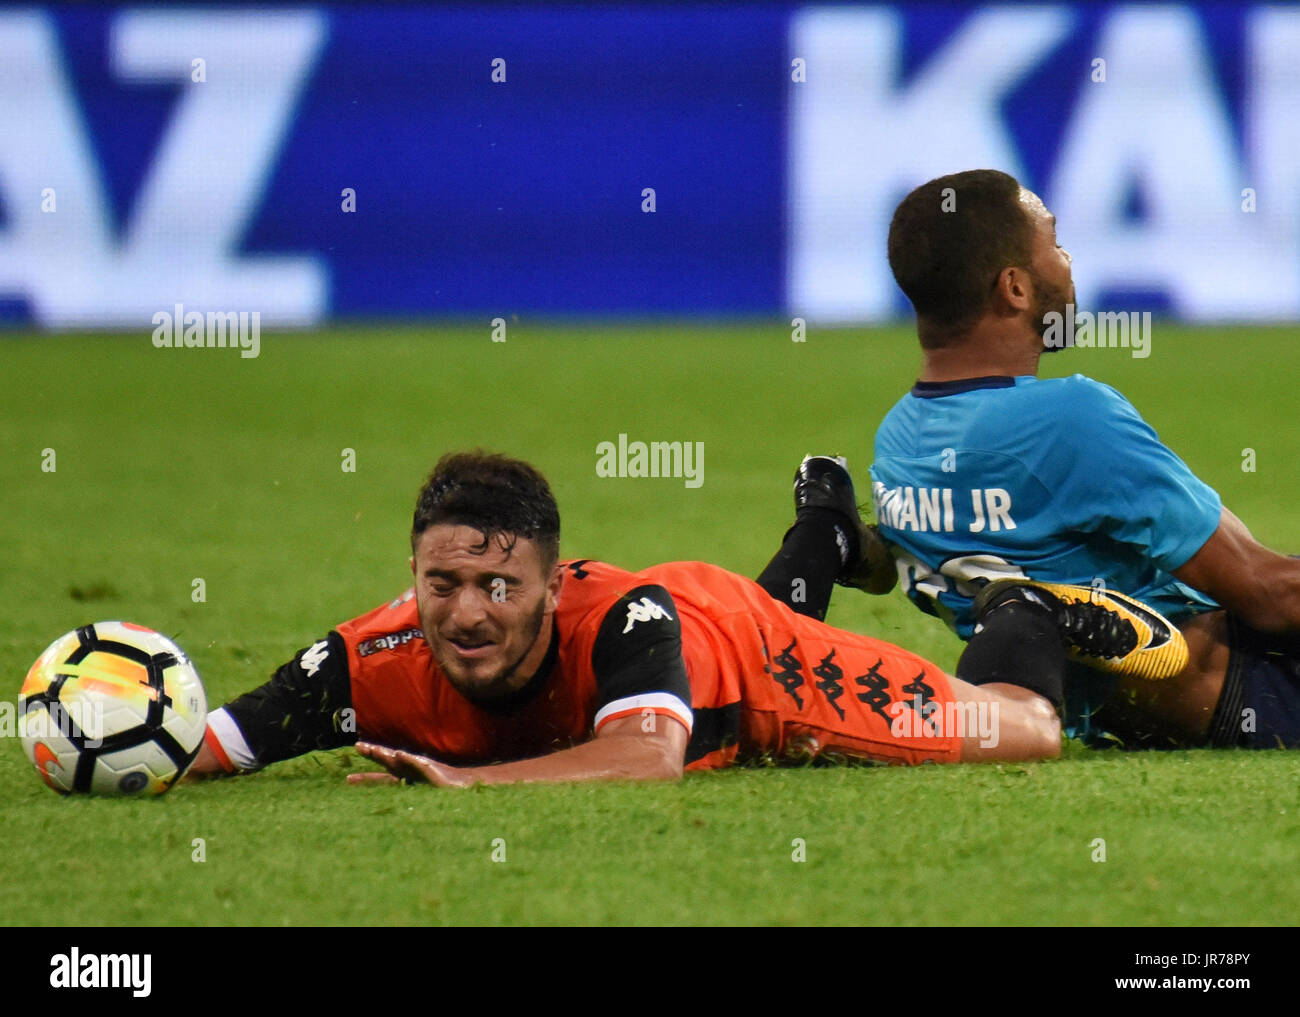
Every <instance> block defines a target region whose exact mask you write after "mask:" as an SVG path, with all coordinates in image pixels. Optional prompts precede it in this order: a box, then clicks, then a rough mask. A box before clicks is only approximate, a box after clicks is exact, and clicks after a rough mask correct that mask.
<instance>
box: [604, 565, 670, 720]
mask: <svg viewBox="0 0 1300 1017" xmlns="http://www.w3.org/2000/svg"><path fill="white" fill-rule="evenodd" d="M591 667H592V671H593V672H594V673H595V675H596V687H597V689H598V694H599V699H598V701H597V704H596V708H597V710H598V711H599V710H601V709H604V708H605V707H606V706H608V705H609V704H610V703H614V702H617V701H619V700H621V699H630V698H632V697H634V696H641V695H649V694H652V693H655V692H664V693H667V694H669V695H672V696H676V697H677V698H678V699H680V700H681V702H682V705H683V706H684V707H685V708H686V709H687V710H689V709H690V707H691V682H690V679H689V678H688V677H687V675H686V662H685V661H684V660H683V659H682V626H681V622H680V621H679V620H678V618H677V605H676V604H674V603H673V598H672V595H671V594H670V593H669V592H668V591H667V590H666V589H664V588H663V587H662V586H657V585H654V584H647V585H645V586H638V587H636V588H635V589H632V590H628V591H627V593H625V594H623V596H622V597H620V598H619V599H618V601H617V602H616V603H615V604H614V605H613V607H611V608H610V609H609V611H607V612H606V614H605V617H604V619H603V620H602V621H601V623H600V630H599V631H598V632H597V633H596V642H595V645H594V646H593V647H592V651H591Z"/></svg>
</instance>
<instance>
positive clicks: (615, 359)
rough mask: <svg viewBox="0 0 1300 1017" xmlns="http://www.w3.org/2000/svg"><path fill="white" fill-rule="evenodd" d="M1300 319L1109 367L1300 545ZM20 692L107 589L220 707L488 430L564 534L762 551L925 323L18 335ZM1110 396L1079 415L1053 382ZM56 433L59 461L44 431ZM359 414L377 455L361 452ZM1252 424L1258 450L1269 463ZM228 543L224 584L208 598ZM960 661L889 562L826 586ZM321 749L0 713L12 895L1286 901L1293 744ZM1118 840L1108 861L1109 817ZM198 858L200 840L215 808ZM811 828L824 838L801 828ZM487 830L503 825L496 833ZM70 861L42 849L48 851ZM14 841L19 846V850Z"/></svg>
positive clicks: (373, 580) (403, 902)
mask: <svg viewBox="0 0 1300 1017" xmlns="http://www.w3.org/2000/svg"><path fill="white" fill-rule="evenodd" d="M1297 338H1300V336H1298V335H1297V332H1296V330H1295V329H1281V328H1279V329H1241V328H1233V329H1210V330H1189V329H1180V328H1175V327H1173V326H1162V325H1160V323H1159V322H1157V323H1156V328H1155V333H1154V337H1153V345H1152V352H1151V356H1149V357H1148V358H1146V359H1135V358H1132V357H1130V356H1129V355H1128V351H1124V350H1076V351H1072V352H1067V353H1064V354H1061V355H1059V356H1055V357H1049V358H1048V359H1046V360H1045V361H1044V369H1045V370H1044V373H1045V374H1057V375H1059V374H1065V373H1071V372H1074V371H1079V372H1082V373H1084V374H1088V375H1090V376H1092V377H1095V378H1097V379H1099V380H1102V381H1106V382H1109V383H1111V384H1114V385H1116V386H1117V387H1118V388H1119V389H1120V390H1121V391H1123V392H1124V393H1125V394H1126V395H1127V396H1128V397H1129V398H1130V399H1132V400H1133V402H1134V403H1135V404H1136V405H1137V406H1138V408H1139V409H1140V410H1141V411H1142V412H1143V414H1144V415H1145V416H1146V418H1147V419H1148V420H1149V421H1150V422H1151V423H1152V424H1153V426H1155V427H1156V429H1157V431H1159V433H1160V435H1161V437H1162V438H1163V439H1164V440H1165V441H1166V442H1167V443H1169V444H1170V445H1171V446H1172V447H1173V448H1174V449H1175V450H1176V451H1177V452H1179V453H1180V454H1181V455H1182V456H1183V458H1185V459H1186V460H1187V461H1188V463H1189V464H1190V465H1191V466H1192V468H1193V469H1194V470H1195V471H1196V472H1197V473H1199V474H1200V475H1201V476H1202V477H1203V478H1205V479H1206V480H1207V481H1208V482H1209V483H1211V484H1212V485H1214V486H1215V487H1216V488H1217V489H1218V490H1219V491H1220V492H1221V493H1222V495H1223V497H1224V500H1225V502H1226V503H1227V504H1228V505H1229V506H1231V507H1232V508H1233V509H1234V510H1235V511H1236V512H1237V513H1238V514H1239V515H1240V516H1242V518H1243V519H1245V520H1246V522H1247V523H1248V524H1249V525H1250V526H1251V527H1252V529H1253V530H1254V532H1255V534H1256V536H1257V537H1259V538H1260V539H1261V540H1263V541H1264V542H1266V543H1268V544H1271V545H1272V546H1275V547H1278V548H1279V549H1284V550H1291V551H1300V523H1297V518H1296V514H1295V508H1294V506H1295V505H1296V503H1297V501H1300V469H1298V468H1297V466H1296V464H1297V463H1300V428H1297V426H1296V418H1295V407H1296V405H1297V394H1296V382H1295V380H1294V379H1295V376H1296V373H1297V372H1296V369H1297V366H1300V352H1297V345H1296V342H1297ZM0 358H3V368H2V370H0V395H2V396H3V398H2V400H0V506H2V508H3V513H4V521H3V525H2V526H0V696H2V697H6V698H7V699H8V701H9V702H10V703H12V702H13V700H14V698H15V697H16V695H17V691H18V687H19V685H20V683H21V681H22V678H23V675H24V674H25V673H26V671H27V668H28V667H29V666H30V664H31V663H32V661H33V660H34V659H35V658H36V656H37V654H38V653H39V652H40V651H41V650H42V649H43V648H44V647H45V645H46V644H47V643H48V642H49V641H50V640H51V639H53V638H54V637H55V636H57V635H59V634H60V633H62V632H64V631H66V630H68V629H70V628H73V627H75V626H76V625H79V624H84V623H86V622H88V621H96V620H103V619H109V618H123V619H126V620H130V621H136V622H139V623H141V624H145V625H149V626H151V627H154V628H157V629H159V630H161V631H163V632H165V633H167V634H169V635H171V636H173V637H174V638H175V639H177V640H178V641H179V642H180V644H181V645H182V646H183V647H184V648H185V649H186V650H187V651H188V652H189V654H190V655H191V656H192V657H193V659H194V660H195V662H196V664H197V665H198V667H199V669H200V671H201V673H202V674H203V676H204V680H205V684H206V687H207V691H208V696H209V700H210V704H211V705H212V706H213V707H215V706H217V705H219V704H221V703H222V702H224V701H226V700H227V699H228V698H230V697H231V696H233V695H234V694H236V693H238V692H240V691H243V690H245V689H247V688H249V687H251V686H253V685H255V684H258V683H260V682H262V681H264V680H265V678H266V677H267V676H268V674H269V673H270V672H271V670H273V669H274V668H275V667H276V666H278V665H279V664H280V663H282V662H283V661H284V660H286V659H288V658H289V656H290V655H291V654H292V653H294V652H295V651H296V650H298V649H299V648H301V647H303V646H305V645H307V644H308V643H310V642H311V641H313V640H314V639H317V638H319V637H320V636H321V635H323V634H324V632H326V631H327V630H328V629H329V628H330V627H331V626H332V625H334V624H335V623H337V622H339V621H342V620H344V619H346V618H349V617H352V616H354V615H356V614H359V613H361V612H363V611H365V610H368V609H369V608H371V607H373V606H374V605H376V604H378V603H379V602H381V601H382V600H385V599H387V598H390V597H392V596H393V595H395V594H396V593H398V592H400V591H401V590H402V589H404V588H405V586H406V584H407V580H408V578H409V572H408V571H407V566H406V556H407V554H408V550H407V543H406V536H405V534H406V531H407V528H408V526H409V520H410V510H411V505H412V501H413V497H414V494H415V491H416V489H417V488H418V486H419V484H420V482H421V480H422V479H423V476H424V475H425V473H426V472H427V471H428V469H429V468H430V467H431V465H432V464H433V462H434V460H435V459H436V458H437V457H438V455H439V454H441V453H442V452H444V451H446V450H448V449H452V448H458V447H465V446H471V445H482V446H485V447H489V448H493V449H499V450H502V451H507V452H510V453H512V454H515V455H519V456H523V457H525V458H528V459H530V460H532V461H533V462H535V463H536V464H537V465H538V466H540V467H541V468H542V469H543V470H544V471H545V472H546V473H547V474H548V475H549V476H550V478H551V481H552V484H553V486H554V488H555V491H556V494H557V496H558V498H559V500H560V507H561V513H562V518H563V523H564V532H563V547H562V551H563V553H564V554H565V555H567V556H581V557H589V558H600V559H605V560H608V561H611V562H614V563H616V564H619V565H623V566H626V567H629V568H639V567H644V566H646V565H649V564H652V563H655V562H659V561H668V560H676V559H703V560H707V561H712V562H716V563H718V564H721V565H724V566H727V567H729V568H731V569H734V570H735V571H738V572H741V573H745V574H748V575H754V574H757V572H758V571H759V570H760V569H761V568H762V566H763V565H764V564H765V562H766V560H767V558H768V556H770V554H771V552H772V551H773V550H774V548H775V547H776V545H777V542H778V541H779V540H780V537H781V534H782V533H783V532H784V529H785V527H786V525H787V523H788V520H789V517H790V512H791V509H790V478H791V476H792V474H793V471H794V467H795V465H796V464H797V463H798V461H799V459H800V457H801V456H802V455H803V454H804V453H805V452H810V451H838V452H843V453H845V454H847V455H848V456H849V457H850V464H851V466H852V467H853V468H854V471H855V473H856V474H857V475H858V476H859V478H860V483H861V484H862V485H863V488H864V490H861V491H860V492H859V493H860V494H861V495H863V496H865V494H866V492H865V478H866V467H867V465H868V464H869V462H870V459H871V444H872V435H873V432H874V428H875V425H876V423H877V421H878V420H879V418H880V416H881V415H882V414H883V413H884V412H885V411H886V410H887V409H888V408H889V407H890V406H891V405H892V404H893V402H894V401H895V400H896V399H897V398H898V397H899V396H900V395H901V394H902V393H903V392H904V391H905V390H906V389H907V387H908V386H909V385H910V383H911V381H912V380H913V378H914V376H915V372H916V367H917V363H918V359H919V358H918V354H917V350H916V346H915V340H914V338H913V336H912V333H911V331H910V330H908V329H902V328H900V329H886V330H872V331H865V330H842V331H835V330H819V329H817V328H813V329H812V330H811V331H810V332H809V334H808V336H807V340H806V341H805V342H802V343H796V342H792V341H791V339H790V332H789V330H788V328H787V327H785V326H783V325H782V324H781V323H779V322H778V323H773V322H755V323H752V324H749V325H727V326H716V327H715V326H713V325H710V324H707V323H695V324H678V325H674V326H671V327H669V326H653V327H650V326H647V327H627V326H622V325H620V326H610V327H604V326H600V325H597V324H590V325H585V326H581V327H570V328H559V327H542V326H535V327H533V326H530V325H529V324H527V323H526V322H525V323H521V322H515V323H512V324H511V326H510V329H509V332H508V336H507V340H506V341H505V342H503V343H494V342H492V341H490V335H489V328H488V326H487V325H483V326H475V327H472V328H470V327H455V328H453V327H432V326H431V327H427V328H420V327H410V328H400V329H382V328H370V327H339V328H335V329H331V330H328V331H324V332H321V333H317V334H312V335H279V334H277V335H265V336H263V341H262V349H261V355H260V356H259V357H257V358H255V359H242V358H240V356H239V355H238V353H237V352H235V351H231V350H157V349H154V348H153V347H152V345H151V344H150V342H149V337H148V334H147V333H142V334H140V335H135V336H48V337H27V336H23V337H12V336H11V337H5V338H3V339H0ZM1026 424H1027V426H1029V425H1032V426H1039V427H1044V428H1076V429H1079V428H1082V429H1085V430H1086V428H1087V427H1088V421H1087V420H1055V421H1036V422H1026ZM620 433H624V434H627V435H629V438H630V439H631V440H645V441H651V440H677V441H702V442H703V443H704V446H705V456H704V483H703V486H701V487H699V488H698V489H689V488H687V487H686V486H685V484H684V483H683V481H682V480H673V479H607V478H600V477H598V476H597V475H596V471H595V463H596V446H597V444H598V443H600V442H602V441H616V440H617V437H618V435H619V434H620ZM47 449H52V450H53V451H54V456H55V459H54V464H55V469H54V471H53V472H46V471H43V470H42V464H43V462H47V461H48V455H47V453H46V452H45V450H47ZM346 449H351V450H354V452H355V459H356V470H355V472H345V471H344V470H343V469H342V462H343V456H344V450H346ZM1246 450H1253V451H1254V455H1253V466H1254V469H1253V470H1246V469H1243V464H1244V463H1246V464H1248V465H1249V462H1248V458H1249V457H1248V453H1247V452H1246ZM197 578H201V579H203V581H204V584H205V585H206V599H205V600H204V601H202V602H195V601H194V600H193V599H192V596H191V594H192V590H193V585H192V584H193V581H194V580H195V579H197ZM829 620H830V621H831V622H832V623H834V624H837V625H839V626H842V627H845V628H850V629H855V630H860V631H865V632H869V633H872V634H874V635H878V636H881V637H883V638H886V639H890V640H892V641H895V642H898V643H901V644H903V645H905V646H907V647H909V648H911V649H914V650H916V651H918V652H920V653H922V654H925V655H927V656H929V657H931V658H932V659H934V660H935V661H936V662H937V663H939V664H941V665H944V666H946V667H951V666H952V665H953V663H954V662H955V660H956V657H957V654H958V652H959V644H958V643H957V641H956V639H955V638H954V637H953V636H951V635H950V634H949V633H948V632H947V631H946V630H945V629H943V627H942V626H941V625H940V624H939V623H938V622H937V621H935V620H933V619H930V618H927V617H925V616H923V615H921V614H920V613H919V612H917V611H916V610H915V609H913V608H912V607H911V606H910V605H908V604H907V603H906V602H905V600H904V599H903V597H902V595H901V594H899V593H897V592H896V593H894V594H892V595H891V596H889V597H886V598H875V599H872V598H868V597H865V596H863V595H860V594H857V593H854V592H852V591H844V590H838V591H837V592H836V595H835V601H834V603H833V604H832V608H831V615H830V619H829ZM361 765H364V766H369V764H368V763H365V762H364V761H361V760H359V759H358V757H357V756H356V755H355V753H352V752H347V751H344V752H340V753H334V754H317V755H314V756H310V757H306V758H304V759H300V760H295V761H292V762H289V763H285V764H282V765H280V766H276V767H272V768H271V769H269V770H267V771H265V772H263V773H261V774H258V775H255V776H252V777H248V778H243V779H240V780H235V781H222V782H211V783H206V784H200V785H188V784H184V785H181V786H179V787H177V788H176V789H174V790H173V791H172V792H170V793H169V794H167V795H165V796H163V797H162V798H160V799H156V800H149V801H134V800H113V799H64V798H59V797H57V796H56V795H54V794H52V793H51V792H50V791H49V790H47V789H46V788H45V787H44V786H43V785H42V784H41V782H40V781H39V779H38V778H37V776H36V775H35V774H34V773H33V771H32V769H31V768H30V766H29V765H28V763H27V761H26V759H25V758H24V756H23V753H22V749H21V746H20V744H19V742H18V740H17V739H16V738H14V737H12V734H11V733H10V736H9V737H4V738H0V815H2V816H3V821H2V822H0V865H3V869H4V880H3V885H4V905H3V907H0V923H5V924H17V925H26V924H36V925H58V924H87V925H100V924H107V925H145V924H201V925H208V924H252V925H279V924H290V925H298V924H327V925H329V924H375V923H383V924H504V923H517V924H551V923H560V924H566V923H620V924H642V923H645V924H658V923H702V924H714V923H722V924H741V925H747V924H777V925H780V924H823V923H849V924H881V925H936V924H1053V925H1054V924H1079V925H1094V924H1095V925H1103V924H1136V925H1143V924H1155V925H1167V924H1169V925H1172V924H1178V925H1182V924H1238V923H1241V924H1292V923H1294V922H1295V920H1296V915H1297V914H1300V880H1298V879H1297V878H1296V853H1295V845H1296V844H1297V843H1300V780H1297V777H1298V776H1300V755H1298V754H1296V753H1281V752H1276V753H1248V752H1219V753H1214V752H1179V753H1158V754H1157V753H1147V754H1137V753H1134V754H1119V753H1094V752H1089V751H1087V750H1084V749H1082V748H1078V747H1075V746H1067V751H1066V753H1065V755H1064V756H1063V758H1062V759H1061V760H1059V761H1056V762H1052V763H1043V764H1034V765H987V766H970V767H947V768H944V767H922V768H918V769H901V768H899V769H893V768H853V769H840V768H813V769H752V770H741V771H728V772H724V773H716V774H702V775H689V776H688V777H687V778H686V779H685V780H684V781H683V782H682V783H681V784H679V785H671V786H666V785H587V786H571V787H541V786H532V787H506V788H480V789H476V790H473V791H469V792H453V791H439V790H434V789H432V788H428V787H403V788H378V789H376V788H354V787H351V786H348V785H346V784H345V782H344V780H343V775H344V774H345V773H347V772H349V771H350V770H352V769H354V768H356V767H358V766H361ZM1098 839H1100V840H1103V841H1104V842H1105V853H1106V857H1105V861H1094V860H1093V859H1094V857H1095V856H1096V853H1097V845H1096V842H1097V840H1098ZM200 840H201V841H202V848H203V854H204V856H205V860H203V861H196V860H195V856H196V853H197V851H198V848H197V846H196V841H200ZM800 853H802V854H803V856H804V857H805V858H806V860H805V861H802V862H800V861H795V860H794V859H795V857H796V856H797V855H798V854H800ZM494 855H495V858H496V859H497V860H494ZM55 872H56V873H57V878H49V879H39V880H37V881H36V882H35V883H33V882H32V874H33V873H55ZM20 877H22V878H20Z"/></svg>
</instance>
